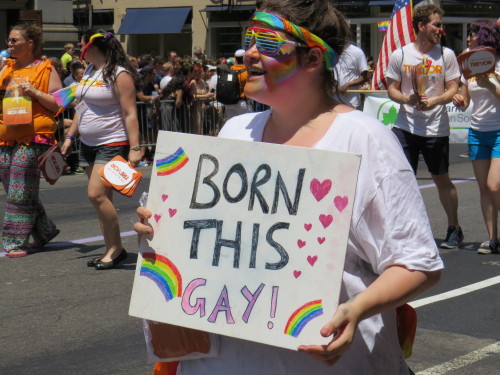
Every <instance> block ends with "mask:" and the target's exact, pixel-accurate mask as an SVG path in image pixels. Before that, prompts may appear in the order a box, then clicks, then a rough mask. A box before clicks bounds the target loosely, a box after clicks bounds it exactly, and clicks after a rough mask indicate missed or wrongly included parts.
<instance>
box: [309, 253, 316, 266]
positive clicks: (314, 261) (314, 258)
mask: <svg viewBox="0 0 500 375" xmlns="http://www.w3.org/2000/svg"><path fill="white" fill-rule="evenodd" d="M317 260H318V256H317V255H315V256H313V257H312V256H310V255H309V256H308V257H307V261H308V262H309V264H310V265H311V266H314V263H316V261H317Z"/></svg>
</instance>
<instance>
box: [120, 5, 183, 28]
mask: <svg viewBox="0 0 500 375" xmlns="http://www.w3.org/2000/svg"><path fill="white" fill-rule="evenodd" d="M191 10H192V9H191V7H179V8H142V9H127V13H126V14H125V17H123V21H122V24H121V26H120V29H119V30H118V34H175V33H180V32H181V31H182V28H183V27H184V24H185V23H186V20H187V18H188V16H189V13H190V12H191Z"/></svg>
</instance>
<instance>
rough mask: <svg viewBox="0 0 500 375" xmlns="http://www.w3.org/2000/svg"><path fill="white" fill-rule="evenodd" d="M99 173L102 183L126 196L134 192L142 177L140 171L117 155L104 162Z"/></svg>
mask: <svg viewBox="0 0 500 375" xmlns="http://www.w3.org/2000/svg"><path fill="white" fill-rule="evenodd" d="M99 174H100V175H101V179H102V182H103V184H104V185H106V186H107V187H109V188H112V189H114V190H116V191H117V192H119V193H120V194H123V195H126V196H127V197H131V196H132V195H133V194H134V192H135V189H136V188H137V186H138V185H139V182H141V179H142V173H141V172H140V171H138V170H137V169H135V168H134V167H132V166H131V165H130V164H129V163H128V162H127V161H126V160H125V159H124V158H122V157H121V156H119V155H118V156H115V157H114V158H113V159H111V161H109V162H108V163H106V165H105V166H104V167H102V168H101V170H100V171H99Z"/></svg>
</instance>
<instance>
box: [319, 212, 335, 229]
mask: <svg viewBox="0 0 500 375" xmlns="http://www.w3.org/2000/svg"><path fill="white" fill-rule="evenodd" d="M319 221H321V224H323V228H328V226H329V225H330V224H331V223H332V221H333V216H332V215H323V214H321V215H319Z"/></svg>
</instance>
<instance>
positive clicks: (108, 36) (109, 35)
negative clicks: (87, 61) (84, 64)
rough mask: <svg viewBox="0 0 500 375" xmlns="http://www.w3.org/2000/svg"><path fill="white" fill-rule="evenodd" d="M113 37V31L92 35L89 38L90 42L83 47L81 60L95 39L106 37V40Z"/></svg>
mask: <svg viewBox="0 0 500 375" xmlns="http://www.w3.org/2000/svg"><path fill="white" fill-rule="evenodd" d="M112 37H114V35H113V33H106V34H104V33H96V34H94V35H92V36H91V37H90V39H89V42H88V43H87V44H86V45H85V47H83V50H82V53H81V55H80V60H83V59H84V58H85V53H86V52H87V50H88V49H89V47H90V46H91V45H92V43H93V42H94V40H96V39H97V38H104V40H107V39H109V38H112Z"/></svg>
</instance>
